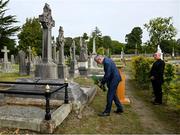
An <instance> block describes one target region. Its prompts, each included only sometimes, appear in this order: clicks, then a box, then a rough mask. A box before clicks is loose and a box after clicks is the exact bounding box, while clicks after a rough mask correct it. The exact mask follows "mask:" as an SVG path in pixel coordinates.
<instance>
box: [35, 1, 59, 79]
mask: <svg viewBox="0 0 180 135" xmlns="http://www.w3.org/2000/svg"><path fill="white" fill-rule="evenodd" d="M39 21H40V23H41V25H42V27H43V43H42V62H41V63H40V64H37V65H36V69H35V77H38V78H41V79H57V65H56V64H55V63H54V62H53V60H52V45H51V43H52V42H51V29H52V27H54V26H55V22H54V20H53V18H52V16H51V9H50V6H49V5H48V4H47V3H46V4H45V6H44V8H43V14H42V15H39Z"/></svg>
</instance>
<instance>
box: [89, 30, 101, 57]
mask: <svg viewBox="0 0 180 135" xmlns="http://www.w3.org/2000/svg"><path fill="white" fill-rule="evenodd" d="M94 37H95V38H96V50H97V49H98V48H100V47H103V41H102V33H101V31H100V30H99V28H98V27H95V30H94V31H93V32H92V33H91V36H90V39H89V42H88V52H89V53H92V48H93V38H94Z"/></svg>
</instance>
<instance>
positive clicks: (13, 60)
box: [11, 55, 15, 64]
mask: <svg viewBox="0 0 180 135" xmlns="http://www.w3.org/2000/svg"><path fill="white" fill-rule="evenodd" d="M11 64H15V59H14V55H11Z"/></svg>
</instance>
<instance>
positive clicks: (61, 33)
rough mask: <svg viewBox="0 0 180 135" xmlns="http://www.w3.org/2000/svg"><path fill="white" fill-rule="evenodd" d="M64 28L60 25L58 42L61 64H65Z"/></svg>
mask: <svg viewBox="0 0 180 135" xmlns="http://www.w3.org/2000/svg"><path fill="white" fill-rule="evenodd" d="M64 42H65V39H64V30H63V27H62V26H60V27H59V35H58V37H57V44H58V47H59V64H62V65H64Z"/></svg>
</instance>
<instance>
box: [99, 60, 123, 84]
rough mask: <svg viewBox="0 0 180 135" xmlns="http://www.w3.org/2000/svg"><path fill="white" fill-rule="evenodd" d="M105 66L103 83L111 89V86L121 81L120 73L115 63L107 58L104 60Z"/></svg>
mask: <svg viewBox="0 0 180 135" xmlns="http://www.w3.org/2000/svg"><path fill="white" fill-rule="evenodd" d="M103 65H104V72H105V75H104V77H103V79H102V81H101V83H102V84H105V83H107V86H108V87H110V86H111V84H113V83H115V84H117V83H118V82H119V81H121V76H120V74H119V71H118V69H117V67H116V65H115V63H114V62H113V61H112V60H111V59H110V58H107V57H105V58H104V60H103Z"/></svg>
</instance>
